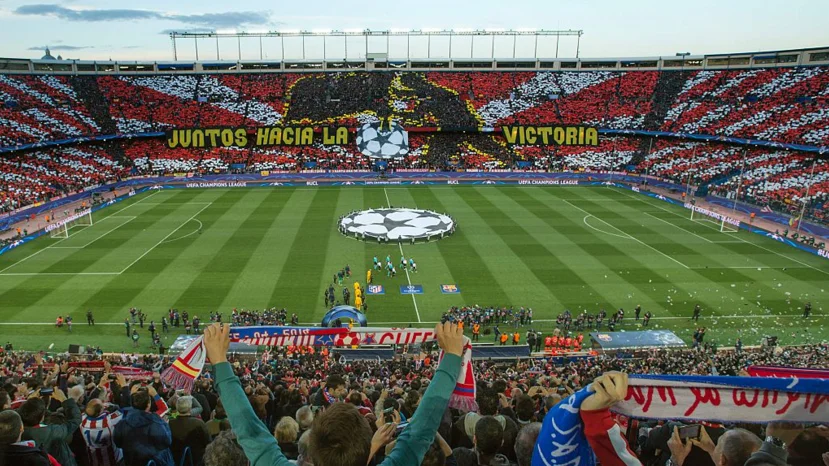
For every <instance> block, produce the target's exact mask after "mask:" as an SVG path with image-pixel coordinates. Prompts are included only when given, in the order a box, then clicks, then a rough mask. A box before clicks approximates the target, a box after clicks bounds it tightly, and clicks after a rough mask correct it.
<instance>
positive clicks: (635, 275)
mask: <svg viewBox="0 0 829 466" xmlns="http://www.w3.org/2000/svg"><path fill="white" fill-rule="evenodd" d="M557 189H562V188H550V189H545V188H537V189H529V190H526V189H509V188H503V190H504V191H505V192H509V193H510V196H511V197H512V198H513V199H515V200H516V201H518V202H519V203H520V204H521V205H523V206H524V207H526V208H527V209H529V210H530V211H531V212H533V213H534V214H535V215H537V216H539V218H542V219H543V220H544V221H545V222H546V223H547V224H548V225H550V227H551V228H555V229H557V230H558V231H559V232H561V233H562V234H563V235H565V236H567V237H568V238H570V241H572V242H573V243H575V244H577V245H578V246H579V247H580V248H582V249H583V250H584V251H585V252H586V253H588V254H590V255H591V256H592V257H593V258H595V259H597V260H600V261H603V262H604V263H605V264H606V265H607V266H608V267H609V268H610V269H611V270H612V271H613V273H614V274H616V275H619V276H620V277H621V278H622V279H624V280H625V281H626V282H628V283H630V284H631V290H639V291H641V292H642V293H643V294H644V295H645V296H647V297H649V299H650V300H651V301H653V302H655V303H656V304H657V305H658V306H659V308H657V309H647V308H644V310H650V311H651V312H660V311H662V310H667V312H669V313H670V312H672V311H671V308H672V307H673V304H674V303H673V298H672V299H671V300H670V301H669V300H668V299H667V296H672V295H676V292H675V290H680V289H682V287H681V286H677V285H676V282H675V281H672V280H669V279H668V277H666V276H665V274H662V273H657V272H656V271H655V270H654V269H653V264H652V263H651V262H649V261H648V260H646V259H647V258H651V257H653V254H654V253H653V252H652V251H650V250H648V251H647V253H645V254H635V253H633V251H632V250H631V249H627V250H623V249H622V248H620V247H617V246H616V244H630V245H631V246H634V245H635V246H636V247H638V246H640V245H638V244H636V243H634V242H632V241H631V240H623V239H621V238H619V239H616V238H615V237H612V236H608V235H603V234H601V233H599V232H596V231H594V230H592V229H589V228H588V227H587V226H586V225H584V222H583V221H582V222H580V221H579V219H581V220H583V218H584V214H583V213H582V212H581V211H578V210H575V209H573V208H571V207H570V206H569V205H567V204H566V203H564V202H562V201H561V199H560V198H559V196H562V195H564V193H559V192H558V191H556V190H557ZM563 189H565V192H566V193H567V198H568V199H575V198H573V197H572V196H573V195H574V194H573V193H572V192H571V191H572V189H570V188H563ZM577 189H581V188H577ZM588 194H591V195H594V193H593V192H592V190H591V191H590V192H588ZM570 202H574V201H570ZM576 202H578V201H576ZM573 212H575V213H573ZM608 228H609V227H608ZM622 241H627V243H623V242H622ZM614 256H615V257H621V258H622V260H621V262H620V263H618V264H615V266H614V264H613V262H612V261H611V260H610V257H614ZM620 271H625V272H630V273H625V274H624V275H622V274H620V273H619V272H620ZM684 291H685V292H686V293H690V290H687V289H686V290H684ZM683 299H685V298H683ZM625 300H626V301H625V302H623V303H617V307H625V306H628V307H629V308H630V307H635V305H636V304H642V303H641V302H638V301H637V300H636V299H634V300H635V301H637V302H636V303H631V302H629V301H627V298H626V297H625ZM663 312H664V311H663ZM660 313H661V312H660Z"/></svg>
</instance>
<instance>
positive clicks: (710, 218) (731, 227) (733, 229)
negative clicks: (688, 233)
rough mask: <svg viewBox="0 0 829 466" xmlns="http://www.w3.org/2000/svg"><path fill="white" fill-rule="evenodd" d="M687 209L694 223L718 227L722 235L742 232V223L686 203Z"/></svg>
mask: <svg viewBox="0 0 829 466" xmlns="http://www.w3.org/2000/svg"><path fill="white" fill-rule="evenodd" d="M685 208H687V209H689V210H690V211H691V220H692V221H694V222H710V223H713V224H714V225H717V227H718V230H719V231H720V232H721V233H737V232H738V231H740V221H739V220H737V219H735V218H732V217H729V216H728V215H725V214H721V213H719V212H715V211H712V210H708V209H705V208H702V207H698V206H696V205H694V204H691V203H686V204H685Z"/></svg>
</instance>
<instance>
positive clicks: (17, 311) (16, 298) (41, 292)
mask: <svg viewBox="0 0 829 466" xmlns="http://www.w3.org/2000/svg"><path fill="white" fill-rule="evenodd" d="M178 195H181V193H177V195H176V196H173V198H176V197H178ZM165 217H166V215H164V214H160V213H156V214H153V213H152V211H150V212H146V213H144V215H140V216H139V217H138V218H137V219H135V220H133V221H132V222H130V224H129V225H127V226H125V227H123V228H124V229H125V231H123V232H120V234H122V235H123V234H128V232H137V231H141V230H140V229H139V228H151V227H152V226H153V225H154V224H155V223H157V222H159V221H161V220H162V219H163V218H165ZM39 240H43V241H48V239H47V238H41V239H39ZM121 244H123V243H121ZM118 246H119V245H118V244H114V245H113V244H111V243H110V248H113V247H116V248H117V247H118ZM97 247H98V248H100V247H101V246H97ZM106 252H109V251H100V252H99V254H105V253H106ZM124 252H125V253H126V252H128V251H124ZM44 254H48V252H44ZM136 257H137V256H136ZM63 260H66V259H63ZM67 266H71V265H69V264H67ZM75 270H77V269H75ZM2 278H3V277H0V279H2ZM70 280H73V283H76V282H80V283H92V285H89V287H90V288H91V289H92V290H95V291H93V293H96V294H97V292H101V291H106V290H107V289H108V284H109V277H108V276H74V275H61V276H55V275H44V276H40V275H33V276H29V277H27V279H26V280H24V281H22V282H20V283H17V284H16V285H15V286H14V287H12V288H9V289H7V290H5V291H4V292H3V293H2V294H0V315H2V317H3V318H4V319H7V320H20V319H19V317H21V316H24V321H28V322H37V321H42V320H43V318H42V313H43V312H44V311H46V308H45V306H46V304H45V302H44V301H46V302H49V301H52V302H57V303H58V304H57V306H58V307H59V308H60V309H62V312H65V311H70V310H71V308H70V307H67V304H69V303H71V302H72V301H70V300H69V299H68V297H67V296H66V295H65V294H62V293H61V292H60V290H61V289H62V288H63V285H64V284H66V283H68V282H69V281H70ZM73 288H75V287H73ZM77 288H78V289H84V287H82V286H79V287H77ZM53 293H55V294H54V295H53ZM80 299H83V298H80ZM49 314H51V313H49ZM29 316H30V317H29ZM55 317H56V316H53V315H49V317H48V319H47V320H50V319H53V318H55ZM26 319H33V320H26Z"/></svg>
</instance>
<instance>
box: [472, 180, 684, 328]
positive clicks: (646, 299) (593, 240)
mask: <svg viewBox="0 0 829 466" xmlns="http://www.w3.org/2000/svg"><path fill="white" fill-rule="evenodd" d="M543 189H545V188H523V189H500V190H499V191H498V192H500V193H501V195H502V197H503V198H505V199H508V200H509V201H510V204H508V205H505V206H504V208H503V209H502V210H503V211H505V212H520V211H526V212H527V215H529V216H531V217H533V219H532V220H527V224H528V226H529V225H532V224H538V223H542V224H543V225H544V227H545V228H544V229H539V228H537V227H536V228H535V229H534V230H535V231H538V230H546V233H544V234H545V235H552V236H554V237H558V241H555V242H554V247H555V248H556V249H557V250H560V251H561V256H560V260H561V261H562V262H564V263H565V264H566V265H567V266H568V267H570V268H571V269H572V270H574V271H575V272H576V273H579V274H580V275H581V276H582V278H583V279H584V280H585V281H587V282H590V283H597V284H598V283H601V285H602V286H601V287H600V288H599V290H600V291H599V292H600V293H601V295H600V296H603V297H604V298H605V300H606V301H610V302H611V303H612V307H611V308H609V310H612V309H616V308H619V307H623V308H631V307H633V306H635V305H636V304H641V305H642V306H643V307H644V309H650V310H651V311H654V310H656V309H659V308H662V307H663V306H664V304H662V303H663V302H664V296H665V292H666V291H667V289H668V288H669V286H670V284H669V283H668V282H666V281H665V280H664V277H660V276H659V275H658V274H656V273H655V272H653V271H651V270H650V269H649V268H648V266H646V265H644V264H642V263H641V262H639V261H638V260H636V259H635V258H634V257H632V256H630V255H628V254H627V253H625V252H624V251H622V250H621V249H619V248H617V247H616V246H615V245H614V244H612V243H611V242H609V241H607V240H606V239H605V238H601V237H599V236H591V235H590V233H591V232H589V231H587V230H586V229H585V227H584V226H582V225H581V224H579V223H577V222H576V221H575V220H574V219H573V218H571V217H569V216H565V215H562V214H561V213H560V212H558V211H557V210H555V209H554V208H553V207H552V206H553V205H555V204H554V203H553V202H550V203H542V202H540V201H538V200H537V199H536V198H533V197H531V196H530V195H529V194H528V191H539V190H543ZM547 192H548V193H549V191H547ZM482 194H484V195H486V194H485V193H484V192H482ZM643 272H644V273H645V274H646V275H648V277H649V278H648V280H650V282H648V284H647V286H646V285H644V284H643V282H644V280H642V279H641V278H639V276H640V274H641V273H643ZM631 276H633V277H637V279H636V280H631V279H630V277H631ZM654 280H656V283H654V282H653V281H654ZM657 287H659V288H661V289H662V290H660V289H657ZM576 291H578V290H576ZM631 295H633V299H631V298H630V296H631ZM632 301H635V302H632ZM592 304H593V303H590V302H585V304H584V305H592ZM588 311H589V312H596V311H598V309H594V308H592V307H591V308H589V309H588Z"/></svg>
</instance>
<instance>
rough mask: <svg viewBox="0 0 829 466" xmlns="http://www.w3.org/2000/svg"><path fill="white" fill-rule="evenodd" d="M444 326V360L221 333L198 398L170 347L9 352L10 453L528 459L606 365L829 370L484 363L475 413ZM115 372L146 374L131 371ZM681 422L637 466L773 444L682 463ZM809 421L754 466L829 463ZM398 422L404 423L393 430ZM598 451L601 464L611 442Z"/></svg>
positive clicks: (736, 356)
mask: <svg viewBox="0 0 829 466" xmlns="http://www.w3.org/2000/svg"><path fill="white" fill-rule="evenodd" d="M481 311H483V309H479V310H472V309H466V310H455V311H452V312H461V313H464V312H467V313H468V312H473V313H475V312H481ZM487 311H488V309H487ZM443 328H444V326H443V324H441V325H439V330H438V346H440V347H441V348H442V349H444V350H445V351H446V353H447V354H448V356H446V357H445V358H444V360H443V361H441V362H440V363H438V362H437V359H436V358H435V356H436V353H435V350H437V348H436V347H432V346H431V345H429V346H427V347H424V348H422V351H421V353H420V355H419V356H417V357H404V358H395V359H394V360H391V361H376V360H375V361H345V360H341V359H339V357H338V356H337V355H336V354H329V353H328V352H313V351H302V352H300V351H295V350H290V349H286V348H274V349H272V350H269V353H268V354H269V356H270V357H268V358H262V359H250V358H245V357H244V356H239V357H230V359H229V360H228V359H227V358H225V356H224V355H225V352H226V351H227V344H228V342H227V339H226V336H224V337H223V336H222V333H221V331H220V330H217V329H216V328H215V327H214V328H212V329H210V330H208V334H210V336H208V338H206V341H205V345H206V351H207V354H208V357H209V359H210V360H211V361H213V366H212V370H211V371H210V376H209V377H208V376H205V377H203V378H201V379H199V380H198V381H197V382H196V385H195V388H194V389H193V390H192V392H190V393H185V392H182V391H176V390H172V389H170V388H168V387H166V386H165V385H164V384H163V383H162V382H161V380H160V376H159V373H158V370H159V369H162V368H163V367H165V366H166V365H168V364H169V363H170V361H169V360H168V359H166V358H163V359H160V358H159V357H158V356H149V355H146V356H136V355H107V356H98V357H100V358H103V359H104V360H106V361H107V362H106V365H105V366H104V367H100V368H98V369H85V368H84V365H83V364H77V366H80V367H77V366H76V364H75V363H72V364H70V363H69V361H70V360H75V359H77V357H67V356H66V355H55V356H53V357H46V358H44V357H43V356H42V355H40V354H27V353H23V352H15V351H12V350H7V351H5V352H3V353H2V356H0V379H2V380H0V388H2V391H1V392H0V458H3V459H4V460H6V461H9V463H8V464H15V465H19V466H28V465H44V466H46V465H49V464H51V465H52V466H55V465H57V464H60V465H70V466H74V465H78V466H86V465H89V466H98V465H101V466H110V465H117V464H124V465H125V466H145V465H146V464H147V463H148V461H150V460H152V461H154V462H155V464H157V465H170V466H172V465H178V464H181V460H182V457H185V456H187V457H188V458H189V457H192V461H193V464H204V465H205V466H219V465H222V466H236V465H239V466H242V465H246V464H253V465H265V464H266V465H272V464H289V463H288V461H290V462H291V463H290V464H300V465H306V464H317V465H334V464H336V465H355V466H356V465H360V466H362V465H364V464H366V463H367V462H368V464H380V463H383V464H427V465H442V464H458V465H476V464H480V465H491V464H496V465H514V464H517V465H520V466H525V465H529V464H530V461H529V458H530V457H531V456H532V450H533V447H534V444H535V441H536V437H537V436H538V430H539V428H540V425H539V424H538V422H540V421H542V420H543V418H544V416H545V414H546V413H547V412H548V411H549V410H550V409H551V408H552V407H553V406H555V405H556V404H557V403H558V402H559V401H561V400H562V399H563V398H564V397H566V396H568V394H570V393H572V392H573V391H575V390H578V389H580V388H581V387H582V386H584V385H586V384H587V383H590V382H591V381H593V380H594V379H597V378H600V377H604V378H600V379H598V380H599V382H600V383H605V382H607V381H608V379H607V378H608V377H610V376H608V375H604V376H603V374H608V373H615V372H617V371H624V372H625V373H630V374H696V375H710V374H719V375H731V376H736V375H742V374H744V372H742V370H743V368H744V367H746V366H747V365H783V366H791V367H827V364H829V348H827V347H826V346H825V345H824V346H804V347H791V348H783V347H778V348H775V349H774V350H769V349H756V350H755V349H745V350H742V351H739V352H734V351H720V352H711V351H700V350H647V351H637V352H635V353H631V354H627V355H615V356H610V355H601V356H595V357H591V358H587V359H573V360H559V358H549V359H535V360H521V361H475V362H473V366H474V370H475V374H476V378H477V385H478V387H477V395H476V401H477V404H478V409H477V410H476V411H473V412H468V413H467V412H459V411H457V410H454V409H447V406H446V403H447V401H448V398H449V394H450V393H451V391H452V389H453V387H454V381H455V377H456V374H457V371H458V369H459V366H460V355H461V351H462V342H461V335H462V333H461V331H460V330H455V329H454V328H455V327H454V326H451V325H449V324H446V327H445V328H446V330H445V331H444V330H443ZM86 365H90V363H89V362H87V363H86ZM118 366H121V367H122V368H123V367H124V366H126V367H129V368H131V369H130V370H134V371H138V374H140V375H138V376H135V377H133V376H128V377H129V378H127V376H125V375H124V373H125V371H123V369H121V370H119V367H118ZM145 374H146V375H145ZM614 383H618V380H617V381H615V382H614ZM622 396H624V395H622ZM594 401H595V400H594ZM589 406H592V404H591V403H588V404H587V405H584V404H583V405H582V409H583V410H586V409H589ZM12 409H14V410H16V411H12ZM610 422H612V421H610ZM630 425H631V423H628V424H627V427H628V428H629V426H630ZM674 425H675V423H670V422H665V423H662V422H653V421H651V422H644V421H643V422H641V423H639V424H638V425H637V426H636V431H634V432H631V433H630V434H629V435H628V436H627V437H628V438H629V439H632V440H634V441H633V442H632V443H631V445H630V448H631V450H633V451H634V452H635V453H636V454H637V455H638V456H639V457H640V459H641V464H654V465H665V464H667V460H668V458H669V457H671V456H674V464H687V465H694V466H696V465H708V464H716V465H718V466H719V465H722V464H725V465H730V464H738V465H742V464H744V463H745V461H746V460H747V459H748V457H749V456H751V454H752V452H754V451H755V450H757V449H758V448H759V447H760V444H761V440H760V439H761V438H762V437H758V436H757V434H759V433H760V430H759V427H751V428H750V431H749V432H755V433H752V434H751V435H752V437H749V436H748V434H744V433H742V431H738V430H735V429H736V428H737V427H746V426H722V425H718V424H706V429H707V431H706V433H707V434H708V435H710V436H711V440H712V445H711V447H713V446H714V445H718V438H719V437H720V436H721V435H723V434H724V433H727V432H731V434H726V435H736V434H737V433H740V435H746V437H745V439H746V442H749V443H750V444H751V445H754V447H752V448H751V449H749V450H748V451H747V454H746V458H744V459H743V460H742V461H739V462H727V461H726V462H716V463H715V462H714V459H712V458H711V457H710V455H709V454H708V453H710V452H709V451H708V450H706V447H707V446H706V445H699V446H697V447H694V448H693V449H692V453H691V455H692V456H690V457H689V458H695V459H693V460H690V462H689V461H686V462H685V463H682V462H681V460H682V459H684V458H678V456H680V457H681V456H682V455H678V456H677V455H672V453H674V450H675V449H676V448H675V447H676V445H674V448H670V447H669V445H667V444H666V442H668V441H669V439H670V437H671V434H670V431H671V429H672V428H673V426H674ZM398 426H401V427H402V426H405V427H403V428H402V429H397V427H398ZM803 427H804V426H787V428H788V429H796V430H797V432H794V433H792V434H791V437H790V438H787V439H786V440H787V442H786V443H787V444H788V455H789V458H790V459H791V461H789V462H787V461H786V457H785V453H786V452H785V451H777V452H776V453H777V454H780V455H783V456H782V460H781V459H778V460H777V462H770V463H759V462H755V463H745V464H775V465H785V464H791V465H810V466H815V465H820V464H822V463H821V462H812V463H809V462H806V461H822V460H821V455H822V454H823V453H826V452H829V438H827V435H826V432H825V431H823V430H815V429H809V430H806V432H807V434H801V431H802V430H803ZM766 429H767V431H766V434H768V435H772V432H773V433H775V436H780V435H783V434H781V433H780V432H782V430H781V428H780V426H776V425H774V426H769V427H767V428H766ZM398 430H402V433H400V434H399V435H396V434H395V432H396V431H398ZM666 431H667V434H666ZM801 435H802V437H801V438H800V440H799V441H795V438H797V437H798V436H801ZM637 438H638V440H635V439H637ZM701 440H704V439H703V438H701ZM659 445H662V447H659ZM718 448H719V447H718ZM658 450H662V451H658ZM764 451H765V452H766V453H768V447H766V450H764ZM596 453H597V454H599V455H600V459H602V460H604V459H605V458H604V457H602V454H603V452H602V451H599V450H597V451H596ZM677 453H679V452H677ZM721 454H723V453H722V452H721ZM693 455H697V456H693ZM804 456H805V458H804ZM677 459H679V460H680V462H677ZM756 459H757V458H755V460H756ZM50 461H51V463H50ZM248 462H250V463H248ZM187 464H189V463H187ZM603 464H604V463H603ZM608 464H614V463H612V462H611V463H608ZM620 464H621V463H620ZM624 464H640V463H624Z"/></svg>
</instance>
